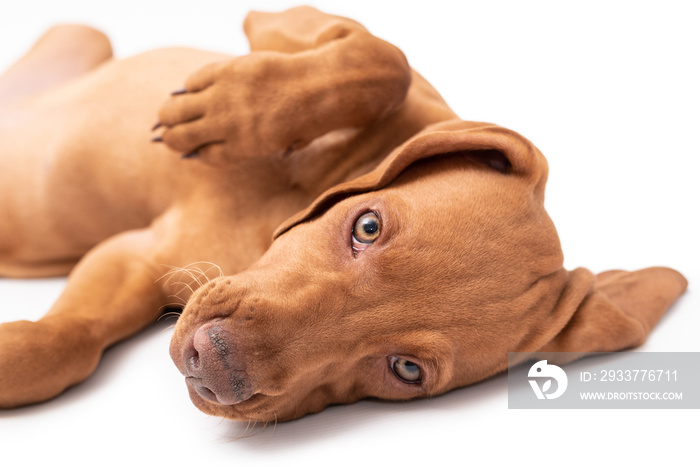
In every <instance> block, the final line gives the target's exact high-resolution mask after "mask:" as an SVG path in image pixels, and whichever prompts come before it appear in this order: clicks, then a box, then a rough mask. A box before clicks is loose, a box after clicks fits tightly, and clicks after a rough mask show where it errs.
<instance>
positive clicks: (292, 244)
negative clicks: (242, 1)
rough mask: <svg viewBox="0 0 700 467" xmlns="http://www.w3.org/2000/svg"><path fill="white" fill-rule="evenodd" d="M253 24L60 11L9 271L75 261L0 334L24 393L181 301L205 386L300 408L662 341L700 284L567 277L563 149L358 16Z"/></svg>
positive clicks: (11, 196) (28, 103) (44, 392)
mask: <svg viewBox="0 0 700 467" xmlns="http://www.w3.org/2000/svg"><path fill="white" fill-rule="evenodd" d="M245 30H246V33H247V35H248V37H249V40H250V43H251V49H252V53H251V54H250V55H247V56H244V57H238V58H231V57H227V56H223V55H218V54H212V53H206V52H201V51H193V50H184V49H177V50H159V51H154V52H150V53H146V54H143V55H140V56H137V57H133V58H130V59H126V60H121V61H116V60H112V59H111V58H109V57H110V55H111V52H110V48H109V43H108V42H107V41H106V39H105V38H104V37H103V36H102V35H100V34H99V33H97V32H96V31H93V30H90V29H84V28H80V27H63V28H58V29H55V30H52V31H51V32H49V33H48V34H47V36H45V37H44V38H43V39H42V40H41V41H40V42H39V43H38V44H37V46H36V47H35V48H34V49H33V50H32V51H31V52H30V53H29V54H28V55H27V56H26V57H25V58H23V59H22V60H21V61H20V62H18V63H17V65H15V66H14V67H13V68H12V69H10V70H9V71H8V72H7V73H6V74H5V75H4V76H3V77H2V79H1V80H0V103H2V105H3V107H2V113H0V132H1V133H0V151H1V152H0V154H1V156H0V157H2V158H3V164H2V167H3V171H2V172H0V186H1V187H2V189H1V190H0V218H1V219H3V223H2V225H0V275H6V276H17V277H36V276H47V275H57V274H65V273H68V272H70V278H69V281H68V285H67V287H66V290H65V291H64V293H63V295H62V296H61V297H60V299H59V300H58V301H57V302H56V304H55V305H54V307H53V308H52V309H51V310H50V312H49V313H48V314H47V315H46V316H45V317H44V318H42V319H41V320H40V321H38V322H35V323H31V322H26V321H25V322H16V323H7V324H3V325H2V326H0V407H15V406H19V405H23V404H29V403H33V402H38V401H43V400H46V399H49V398H51V397H53V396H55V395H57V394H59V393H60V392H62V391H63V390H64V389H65V388H67V387H69V386H71V385H73V384H76V383H78V382H79V381H81V380H83V379H85V378H86V377H87V376H88V375H89V374H90V373H91V372H92V371H93V370H94V368H95V366H96V365H97V362H98V360H99V358H100V355H101V353H102V351H103V350H104V349H105V348H106V347H108V346H110V345H112V344H114V343H116V342H118V341H119V340H122V339H125V338H127V337H128V336H130V335H132V334H134V333H135V332H137V331H138V330H139V329H141V328H143V327H145V326H147V325H148V324H150V323H152V322H153V321H154V320H156V319H157V318H158V316H159V315H160V314H161V313H162V312H163V310H164V309H165V308H167V307H168V306H169V305H170V304H172V303H173V302H179V303H181V304H184V303H186V306H185V308H184V310H183V312H182V316H181V317H180V319H179V321H178V325H177V328H176V330H175V335H174V337H173V340H172V345H171V349H170V352H171V355H172V357H173V360H174V361H175V364H176V365H177V366H178V368H179V369H180V371H181V372H182V373H183V374H184V375H185V377H186V380H187V383H188V388H189V390H190V394H191V397H192V400H193V401H194V403H195V404H196V405H197V406H198V407H199V408H200V409H202V410H203V411H205V412H207V413H211V414H217V415H221V416H225V417H230V418H236V419H248V420H273V419H274V420H288V419H293V418H296V417H299V416H302V415H304V414H307V413H312V412H316V411H319V410H321V409H323V408H324V407H325V406H327V405H329V404H332V403H349V402H352V401H356V400H358V399H361V398H365V397H380V398H386V399H410V398H415V397H424V396H430V395H435V394H439V393H442V392H445V391H448V390H450V389H452V388H455V387H458V386H463V385H467V384H470V383H473V382H475V381H478V380H481V379H483V378H486V377H488V376H490V375H493V374H495V373H497V372H499V371H502V370H504V369H505V368H506V366H507V352H508V351H521V352H527V351H576V352H589V351H610V350H618V349H623V348H627V347H631V346H635V345H639V344H640V343H641V342H643V341H644V339H645V338H646V336H647V335H648V334H649V332H650V330H651V328H652V327H653V326H654V324H655V323H656V321H657V320H658V319H659V317H660V316H661V315H662V314H663V312H664V311H665V310H666V309H667V308H668V306H670V304H671V303H673V301H674V300H675V299H676V298H677V297H678V296H679V295H680V294H681V293H682V292H683V290H684V289H685V287H686V281H685V279H684V278H683V277H682V276H681V275H680V274H679V273H677V272H675V271H673V270H670V269H665V268H652V269H646V270H642V271H637V272H633V273H626V272H619V271H610V272H607V273H603V274H600V275H598V276H595V275H593V274H592V273H590V272H589V271H587V270H585V269H577V270H575V271H571V272H569V271H566V270H564V269H563V268H562V253H561V249H560V245H559V240H558V238H557V234H556V231H555V229H554V226H553V224H552V223H551V221H550V219H549V217H548V216H547V214H546V212H545V210H544V207H543V199H544V187H545V182H546V178H547V164H546V161H545V159H544V158H543V156H542V155H541V154H540V152H539V151H538V150H537V149H536V148H535V147H534V146H533V145H532V144H531V143H530V142H529V141H527V140H525V139H524V138H522V137H521V136H519V135H517V134H516V133H513V132H511V131H508V130H506V129H503V128H500V127H498V126H495V125H491V124H483V123H473V122H464V121H460V120H459V119H458V118H457V116H456V115H455V114H454V113H453V112H452V111H451V110H450V109H449V107H448V106H447V105H446V104H445V103H444V101H443V100H442V98H441V97H440V96H439V94H438V93H437V92H436V91H435V90H434V89H433V88H432V87H431V86H430V85H429V84H428V83H427V82H426V81H425V80H424V79H422V78H421V77H420V76H419V75H418V74H417V73H415V72H414V71H412V70H411V69H410V68H409V67H408V65H407V63H406V60H405V59H404V57H403V55H402V54H401V52H400V51H398V50H397V49H396V48H395V47H393V46H391V45H390V44H388V43H386V42H384V41H381V40H379V39H377V38H375V37H373V36H371V35H370V34H369V33H368V32H367V31H366V30H365V29H364V28H363V27H362V26H360V25H358V24H357V23H355V22H353V21H350V20H347V19H343V18H338V17H333V16H328V15H324V14H322V13H320V12H318V11H316V10H314V9H311V8H298V9H294V10H290V11H287V12H284V13H281V14H263V13H252V14H251V15H250V16H249V17H248V19H247V20H246V23H245ZM79 44H80V45H79ZM69 57H70V59H69ZM197 70H199V71H197ZM192 72H194V74H191V73H192ZM34 76H37V77H38V78H37V79H34V80H32V79H31V78H32V77H34ZM188 76H189V78H187V77H188ZM183 81H185V83H186V85H185V89H184V90H181V91H178V92H176V93H174V95H173V96H172V97H171V98H169V99H167V100H166V102H165V104H164V105H161V104H162V101H163V100H164V98H165V97H166V96H167V93H168V92H169V91H172V89H175V88H177V87H179V86H180V85H181V83H182V82H183ZM159 107H160V112H159V113H158V110H157V109H158V108H159ZM156 115H158V117H156ZM155 118H158V119H159V122H160V123H159V125H157V126H159V127H162V130H159V131H162V133H160V134H158V136H156V138H155V140H156V143H151V142H149V141H148V128H150V126H152V123H153V121H152V120H151V119H155ZM37 135H39V138H40V141H39V142H40V144H31V145H28V144H26V142H27V141H28V140H30V139H32V138H34V139H36V137H37ZM159 141H163V142H164V143H165V144H159V143H158V142H159ZM183 154H184V155H185V156H186V157H183V158H178V157H174V155H183ZM290 216H291V217H290ZM273 234H274V235H273ZM273 238H274V241H272V239H273ZM211 265H216V268H212V267H211Z"/></svg>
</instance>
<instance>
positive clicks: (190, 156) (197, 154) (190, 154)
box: [182, 151, 199, 159]
mask: <svg viewBox="0 0 700 467" xmlns="http://www.w3.org/2000/svg"><path fill="white" fill-rule="evenodd" d="M195 157H199V153H198V152H197V151H195V152H190V153H187V154H183V156H182V158H183V159H194V158H195Z"/></svg>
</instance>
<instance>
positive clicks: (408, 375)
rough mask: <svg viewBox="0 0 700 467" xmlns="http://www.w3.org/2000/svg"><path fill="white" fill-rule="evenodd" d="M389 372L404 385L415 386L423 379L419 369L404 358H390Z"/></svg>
mask: <svg viewBox="0 0 700 467" xmlns="http://www.w3.org/2000/svg"><path fill="white" fill-rule="evenodd" d="M389 365H390V366H391V371H393V372H394V374H395V375H396V377H397V378H399V379H400V380H401V381H403V382H404V383H409V384H417V383H420V382H421V380H422V379H423V373H422V372H421V371H420V367H419V366H418V365H416V364H415V363H413V362H411V361H409V360H406V359H405V358H399V357H390V359H389Z"/></svg>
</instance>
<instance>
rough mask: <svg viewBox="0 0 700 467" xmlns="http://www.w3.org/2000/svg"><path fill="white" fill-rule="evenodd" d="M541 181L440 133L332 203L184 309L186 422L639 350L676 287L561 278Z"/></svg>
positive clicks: (523, 165) (423, 388)
mask: <svg viewBox="0 0 700 467" xmlns="http://www.w3.org/2000/svg"><path fill="white" fill-rule="evenodd" d="M546 178H547V164H546V161H545V159H544V157H543V156H542V155H541V154H540V153H539V151H538V150H537V149H536V148H535V147H534V146H533V145H532V144H530V143H529V142H528V141H527V140H525V139H524V138H522V137H520V136H519V135H517V134H515V133H513V132H510V131H508V130H505V129H503V128H500V127H497V126H494V125H487V124H475V123H467V122H451V123H446V124H441V125H438V126H435V127H432V128H429V129H427V130H426V131H424V132H423V133H421V134H419V135H417V136H416V137H414V138H412V139H411V140H410V141H408V142H407V143H406V144H404V145H403V146H401V147H399V148H397V149H396V150H395V151H394V152H393V153H392V154H391V155H390V156H389V157H387V158H386V159H385V160H384V161H383V163H382V164H381V165H380V166H378V167H377V168H376V169H375V170H374V171H372V172H370V173H368V174H366V175H365V176H362V177H360V178H358V179H356V180H353V181H351V182H348V183H344V184H341V185H338V186H336V187H334V188H332V189H330V190H329V191H327V192H326V193H324V194H323V195H321V196H320V197H319V198H318V199H317V200H316V201H315V202H314V203H313V204H312V205H311V206H309V207H308V209H306V210H305V211H303V212H301V213H299V214H298V215H297V216H295V217H294V218H292V219H290V220H289V221H287V222H286V223H285V224H284V225H282V226H281V227H280V228H279V229H278V231H277V232H276V234H275V237H276V238H275V240H274V242H273V244H272V246H271V247H270V249H269V250H268V251H267V252H266V254H265V255H264V256H263V257H262V258H261V259H260V260H259V261H258V262H257V263H255V264H254V265H253V266H252V267H250V268H249V269H248V270H247V271H245V272H243V273H241V274H238V275H236V276H230V277H223V278H220V279H217V280H214V281H212V282H211V283H209V284H207V285H205V286H204V287H202V288H200V289H199V290H197V292H196V293H195V294H194V296H193V297H192V299H191V300H190V302H189V303H188V305H187V307H186V309H185V311H184V313H183V315H182V317H181V318H180V321H179V322H178V326H177V328H176V332H175V336H174V338H173V342H172V345H171V354H172V357H173V359H174V361H175V363H176V365H177V366H178V368H179V369H180V370H181V371H182V372H183V373H184V374H185V375H186V376H187V380H188V383H189V384H188V386H189V389H190V394H191V398H192V400H193V401H194V403H195V405H197V406H198V407H199V408H200V409H201V410H203V411H204V412H207V413H211V414H215V415H221V416H225V417H229V418H234V419H247V420H288V419H293V418H297V417H300V416H302V415H305V414H307V413H313V412H317V411H320V410H321V409H323V408H324V407H326V406H327V405H329V404H334V403H349V402H353V401H356V400H359V399H362V398H366V397H377V398H382V399H393V400H397V399H411V398H416V397H424V396H430V395H436V394H440V393H443V392H445V391H448V390H450V389H452V388H455V387H459V386H464V385H467V384H470V383H473V382H476V381H479V380H481V379H484V378H487V377H489V376H491V375H493V374H495V373H497V372H499V371H502V370H504V369H505V368H506V367H507V361H508V358H507V355H508V352H509V351H518V352H529V351H540V350H542V351H576V352H587V351H608V350H617V349H621V348H625V347H629V346H633V345H637V344H639V343H641V342H642V341H643V340H644V338H645V337H646V335H647V334H648V333H649V330H650V328H651V327H652V326H653V325H654V323H655V322H656V321H657V320H658V318H659V317H660V315H661V314H662V313H663V311H665V309H666V308H667V307H668V306H669V305H670V304H671V303H672V302H673V300H675V298H676V297H677V296H678V295H679V294H680V293H681V292H682V291H683V289H684V288H685V281H684V279H683V278H682V276H680V275H679V274H678V273H676V272H675V271H671V270H667V269H651V270H645V271H640V272H637V273H607V274H604V275H601V276H599V277H597V278H596V277H595V276H593V274H591V273H590V272H588V271H587V270H584V269H579V270H575V271H572V272H569V271H566V270H564V269H563V267H562V262H563V257H562V253H561V249H560V244H559V239H558V237H557V233H556V231H555V228H554V226H553V224H552V222H551V220H550V219H549V216H548V215H547V214H546V212H545V210H544V206H543V202H544V185H545V182H546Z"/></svg>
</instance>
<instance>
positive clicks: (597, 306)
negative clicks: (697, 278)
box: [527, 267, 688, 353]
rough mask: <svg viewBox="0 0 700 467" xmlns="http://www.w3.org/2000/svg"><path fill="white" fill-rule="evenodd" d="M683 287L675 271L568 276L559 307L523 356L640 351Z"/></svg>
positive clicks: (578, 272)
mask: <svg viewBox="0 0 700 467" xmlns="http://www.w3.org/2000/svg"><path fill="white" fill-rule="evenodd" d="M687 285H688V282H687V281H686V279H685V278H684V277H683V276H682V275H681V274H680V273H679V272H677V271H675V270H673V269H669V268H662V267H655V268H648V269H642V270H639V271H633V272H626V271H607V272H604V273H601V274H598V275H597V276H595V275H593V274H592V273H591V272H590V271H588V270H587V269H582V268H581V269H576V270H574V271H571V272H569V277H568V281H567V283H566V286H565V287H564V290H563V293H562V294H561V296H560V298H559V301H558V303H557V304H556V306H555V307H554V310H553V311H552V313H551V315H550V320H549V323H550V324H549V325H546V324H544V322H542V323H540V324H539V325H540V326H542V328H541V331H542V332H540V333H537V332H535V333H533V335H535V336H537V337H536V338H535V339H533V341H532V342H531V343H530V345H528V347H530V349H528V350H527V351H540V352H584V353H585V352H611V351H617V350H622V349H626V348H630V347H636V346H638V345H641V344H642V343H643V342H644V341H645V340H646V338H647V336H648V335H649V332H650V331H651V329H652V328H653V327H654V325H656V323H657V322H658V321H659V319H660V318H661V316H662V315H663V314H664V312H665V311H666V310H667V309H668V308H669V307H670V306H671V304H672V303H673V302H674V301H675V300H676V299H677V298H678V297H679V296H680V295H681V294H682V293H683V292H684V291H685V289H686V287H687Z"/></svg>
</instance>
